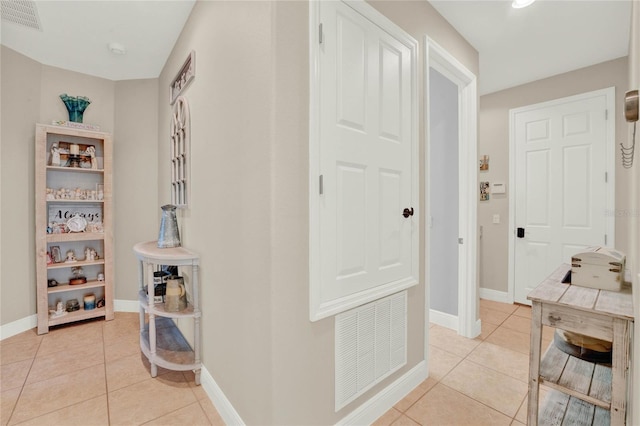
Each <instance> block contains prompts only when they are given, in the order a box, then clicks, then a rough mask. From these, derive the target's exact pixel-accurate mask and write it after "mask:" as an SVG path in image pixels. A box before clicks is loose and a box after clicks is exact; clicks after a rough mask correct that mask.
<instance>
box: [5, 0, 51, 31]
mask: <svg viewBox="0 0 640 426" xmlns="http://www.w3.org/2000/svg"><path fill="white" fill-rule="evenodd" d="M1 4H2V9H1V11H2V20H3V21H7V22H13V23H14V24H18V25H22V26H23V27H28V28H33V29H34V30H38V31H42V27H41V26H40V18H39V17H38V9H37V8H36V2H34V1H31V0H2V2H1Z"/></svg>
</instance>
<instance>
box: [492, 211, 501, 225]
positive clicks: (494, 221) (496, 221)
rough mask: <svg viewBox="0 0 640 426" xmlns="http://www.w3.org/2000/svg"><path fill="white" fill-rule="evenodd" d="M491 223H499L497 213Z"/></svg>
mask: <svg viewBox="0 0 640 426" xmlns="http://www.w3.org/2000/svg"><path fill="white" fill-rule="evenodd" d="M493 223H500V215H499V214H498V213H496V214H494V215H493Z"/></svg>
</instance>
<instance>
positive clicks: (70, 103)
mask: <svg viewBox="0 0 640 426" xmlns="http://www.w3.org/2000/svg"><path fill="white" fill-rule="evenodd" d="M60 99H62V102H64V104H65V106H66V107H67V111H69V121H73V122H75V123H82V116H83V114H84V110H85V109H87V107H88V106H89V104H90V103H91V101H90V100H89V98H87V97H85V96H68V95H67V94H66V93H63V94H62V95H60Z"/></svg>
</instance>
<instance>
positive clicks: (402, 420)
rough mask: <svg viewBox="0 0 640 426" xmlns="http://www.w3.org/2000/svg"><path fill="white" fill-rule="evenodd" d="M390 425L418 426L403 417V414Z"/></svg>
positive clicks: (418, 425)
mask: <svg viewBox="0 0 640 426" xmlns="http://www.w3.org/2000/svg"><path fill="white" fill-rule="evenodd" d="M392 425H393V426H420V424H419V423H416V422H414V421H413V420H412V419H410V418H409V417H407V416H405V415H404V414H403V415H402V416H400V418H399V419H398V420H396V421H395V422H393V423H392Z"/></svg>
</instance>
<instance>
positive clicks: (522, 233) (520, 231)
mask: <svg viewBox="0 0 640 426" xmlns="http://www.w3.org/2000/svg"><path fill="white" fill-rule="evenodd" d="M517 236H518V238H524V228H518V231H517Z"/></svg>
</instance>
